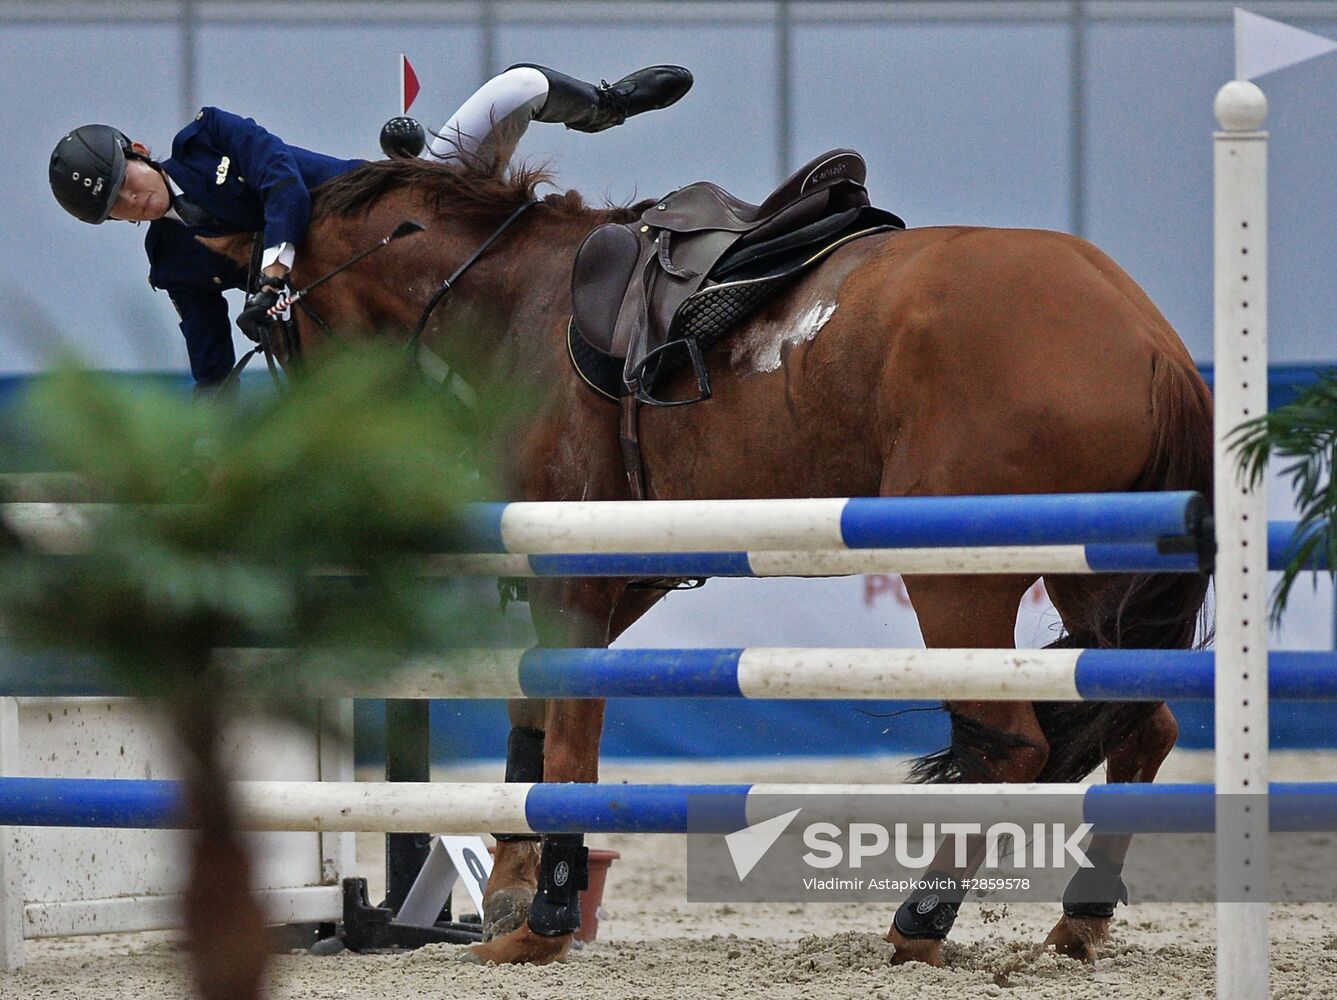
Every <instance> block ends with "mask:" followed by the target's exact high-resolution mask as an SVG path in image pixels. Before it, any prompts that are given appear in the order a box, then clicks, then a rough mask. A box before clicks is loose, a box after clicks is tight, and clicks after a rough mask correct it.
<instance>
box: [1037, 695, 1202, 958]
mask: <svg viewBox="0 0 1337 1000" xmlns="http://www.w3.org/2000/svg"><path fill="white" fill-rule="evenodd" d="M1178 735H1179V726H1178V724H1177V723H1176V722H1175V717H1174V714H1173V713H1172V712H1171V711H1170V707H1169V706H1168V705H1165V704H1161V705H1158V706H1157V707H1156V709H1155V710H1154V712H1153V713H1152V715H1151V717H1150V718H1149V719H1147V721H1146V722H1145V723H1144V724H1143V725H1142V727H1141V728H1140V729H1138V731H1137V732H1136V733H1135V734H1134V736H1133V739H1132V741H1131V742H1130V743H1128V744H1125V745H1124V746H1122V747H1119V748H1118V749H1116V750H1112V751H1111V752H1110V755H1109V761H1108V763H1107V765H1106V770H1105V774H1106V778H1107V779H1108V780H1109V781H1111V782H1131V781H1139V782H1140V781H1152V780H1153V779H1155V777H1156V772H1157V771H1159V770H1160V767H1161V764H1163V763H1164V762H1165V758H1166V757H1167V756H1168V755H1169V753H1170V750H1171V749H1172V748H1173V747H1174V745H1175V739H1176V737H1178ZM1132 839H1133V838H1132V837H1131V836H1130V835H1128V834H1118V835H1116V834H1101V835H1098V836H1095V837H1092V838H1091V845H1090V847H1088V848H1087V851H1086V855H1087V857H1088V858H1090V860H1091V862H1092V863H1093V866H1094V867H1092V868H1084V869H1081V870H1080V871H1079V872H1078V873H1077V874H1076V875H1074V876H1073V877H1072V881H1070V882H1069V883H1068V891H1067V892H1065V893H1064V896H1065V899H1064V901H1063V916H1062V917H1060V918H1059V921H1058V923H1057V924H1055V925H1054V929H1053V930H1051V931H1050V932H1049V936H1048V937H1047V938H1045V947H1052V948H1053V949H1054V950H1055V951H1057V952H1058V953H1059V954H1061V955H1067V956H1069V957H1070V958H1076V959H1080V960H1081V961H1083V962H1091V961H1094V960H1095V953H1096V949H1097V948H1098V947H1099V946H1100V944H1101V943H1103V942H1104V940H1105V938H1106V937H1107V936H1108V934H1109V927H1110V920H1111V919H1112V917H1113V916H1114V907H1115V905H1116V904H1117V903H1118V902H1119V901H1120V900H1122V901H1123V902H1125V903H1127V902H1128V899H1127V889H1126V888H1125V887H1124V884H1123V879H1122V878H1121V877H1120V876H1121V872H1122V870H1123V860H1124V857H1125V856H1126V855H1127V853H1128V845H1129V843H1130V842H1131V841H1132Z"/></svg>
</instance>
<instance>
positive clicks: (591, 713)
mask: <svg viewBox="0 0 1337 1000" xmlns="http://www.w3.org/2000/svg"><path fill="white" fill-rule="evenodd" d="M622 586H623V585H622V584H621V583H619V582H616V581H605V580H592V581H590V580H587V581H568V582H566V583H565V584H561V585H559V586H557V587H556V588H554V587H552V586H551V585H543V584H540V585H539V586H537V587H535V588H533V589H532V590H531V607H532V611H533V615H534V624H535V627H536V630H537V631H538V636H539V641H540V644H541V645H544V646H567V647H569V646H595V647H603V646H606V645H607V644H608V642H609V639H610V626H609V623H610V619H611V617H612V611H613V608H614V606H615V605H616V604H617V598H618V594H619V593H620V591H621V590H622ZM537 705H543V706H544V707H545V711H544V718H543V733H542V734H541V735H540V736H539V737H538V744H537V745H538V747H539V753H540V754H541V758H542V760H541V769H540V770H538V771H537V772H536V771H535V767H534V760H533V757H532V754H529V755H524V754H521V755H520V756H524V757H525V759H524V761H523V762H521V761H520V760H519V759H518V757H517V758H515V759H514V761H515V764H516V766H514V767H513V757H512V754H511V750H512V747H513V745H516V744H517V743H518V744H520V745H525V744H527V745H528V746H530V747H531V748H532V746H533V745H534V740H533V739H532V736H531V734H533V733H535V732H536V731H535V730H534V728H533V722H534V721H535V716H534V712H533V709H534V707H535V706H537ZM603 711H604V703H603V701H602V700H576V699H573V700H553V701H547V702H516V703H512V713H511V719H512V730H511V741H510V745H508V747H507V750H508V753H507V780H518V781H534V780H540V777H541V780H543V781H545V782H551V781H557V782H563V781H568V782H569V781H588V782H594V781H598V780H599V740H600V737H601V735H602V732H603ZM521 772H524V773H521ZM513 774H514V775H515V776H514V777H513V776H512V775H513ZM503 847H504V848H505V850H503ZM503 860H504V862H505V864H504V865H503V863H502V862H503ZM587 871H588V868H587V863H586V851H585V846H584V835H583V834H556V835H548V836H544V837H543V838H542V840H541V842H538V841H536V839H535V838H533V837H532V836H529V837H522V836H514V835H513V836H510V837H504V838H503V839H502V840H500V841H499V842H498V856H497V862H496V863H494V866H493V874H492V877H491V878H489V879H488V887H487V891H486V893H485V896H484V907H483V908H484V922H485V924H490V925H491V926H492V927H493V928H494V935H493V936H492V937H490V939H489V940H485V941H484V942H483V943H482V944H480V945H473V946H472V947H470V948H469V949H468V950H467V951H466V952H465V953H464V956H463V957H465V958H466V959H467V960H469V961H475V962H494V963H497V964H499V965H500V964H513V963H531V964H537V965H542V964H546V963H548V962H553V961H557V960H560V959H561V958H563V957H565V955H566V953H567V951H568V950H569V948H570V947H571V940H572V935H573V934H574V933H575V931H576V930H578V929H579V927H580V890H581V889H582V888H584V885H585V881H586V876H587ZM531 900H532V902H531ZM489 901H490V902H491V905H489ZM504 923H509V924H510V927H509V928H505V927H504Z"/></svg>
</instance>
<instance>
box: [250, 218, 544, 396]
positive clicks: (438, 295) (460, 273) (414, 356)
mask: <svg viewBox="0 0 1337 1000" xmlns="http://www.w3.org/2000/svg"><path fill="white" fill-rule="evenodd" d="M539 204H542V202H541V201H539V200H537V199H535V200H533V201H527V202H525V203H524V204H523V205H520V206H518V207H517V208H516V209H515V211H513V212H511V214H510V215H508V216H507V217H506V218H505V220H503V221H502V223H501V225H499V226H498V227H497V228H496V229H494V230H493V231H492V233H491V235H489V236H488V237H487V239H485V240H483V242H482V243H480V244H479V245H478V247H477V248H476V249H475V250H474V252H473V253H471V254H470V255H469V256H468V257H467V258H465V260H464V263H462V264H460V266H459V267H457V268H455V270H454V272H452V273H451V275H450V276H449V277H448V278H446V279H445V280H444V281H442V282H441V284H440V286H439V287H438V288H437V289H436V291H434V292H433V293H432V296H431V298H429V299H428V300H427V303H426V304H425V305H424V306H423V307H422V312H421V313H419V314H418V321H417V322H416V323H415V324H414V325H413V330H412V332H411V333H410V334H409V338H408V340H407V342H406V343H405V345H404V351H405V354H406V355H407V356H408V358H409V359H410V360H411V361H412V362H413V363H414V364H416V365H418V366H419V367H420V368H422V367H424V366H423V363H422V362H423V358H422V354H423V353H424V352H425V350H426V349H425V348H423V347H422V346H421V343H420V342H421V340H422V334H423V331H424V330H425V329H427V324H428V322H429V321H430V320H431V318H432V314H433V313H434V312H435V311H436V308H437V306H439V305H440V304H441V302H442V300H444V299H445V297H446V296H447V295H449V294H450V291H451V289H453V288H454V287H455V285H456V284H458V283H459V280H460V279H461V278H462V277H464V274H465V272H466V271H468V270H469V268H471V267H473V266H474V265H475V264H477V263H478V261H479V259H480V258H482V256H483V255H484V254H486V253H487V252H488V251H489V250H490V249H492V247H493V245H494V244H495V243H496V242H497V241H498V240H499V239H501V237H502V236H503V235H505V233H506V232H507V230H509V229H510V228H511V226H512V225H514V224H515V223H516V222H517V221H518V220H519V218H520V217H521V216H522V215H524V214H525V213H526V212H528V211H529V210H530V209H531V208H533V207H534V206H535V205H539ZM401 225H402V223H401ZM380 245H383V244H378V245H377V246H380ZM373 249H376V247H373ZM368 252H370V251H364V253H363V254H362V255H359V256H365V254H366V253H368ZM355 259H356V258H355ZM346 266H347V265H342V267H346ZM342 267H340V268H336V269H335V271H332V272H330V274H329V275H326V277H330V276H332V275H333V274H335V273H337V272H338V271H339V270H342ZM324 280H325V278H321V279H319V281H324ZM316 284H318V282H312V283H311V284H310V285H308V286H307V287H306V288H305V289H303V290H302V293H301V294H303V295H304V294H305V293H306V292H307V291H309V290H310V289H311V288H313V287H314V286H315V285H316ZM295 306H296V307H297V308H300V309H301V310H302V312H303V313H305V314H306V316H307V317H308V318H310V319H311V320H312V321H313V322H315V323H316V324H318V325H319V326H320V328H321V330H322V331H323V332H324V333H325V335H326V336H328V337H333V336H334V331H333V330H331V328H330V325H329V324H328V323H326V322H325V320H324V319H323V318H322V317H321V316H320V314H319V313H318V312H316V310H315V309H314V308H313V307H312V306H311V304H310V303H309V302H307V301H306V300H305V299H304V298H298V300H297V301H296V303H295ZM286 342H287V346H288V350H289V352H290V355H291V356H293V357H296V358H300V357H301V338H300V337H298V336H297V334H296V329H295V328H294V327H293V325H292V324H289V327H288V330H287V331H286ZM259 350H264V352H265V360H266V361H267V362H270V365H271V367H270V372H271V374H274V371H273V363H272V358H271V351H270V348H269V345H268V344H261V345H257V347H256V348H255V349H254V350H252V351H251V354H254V353H256V351H259ZM249 359H250V355H247V359H246V360H249ZM240 367H241V366H240V365H239V366H238V368H240ZM442 367H445V362H443V361H441V360H440V359H439V358H436V359H434V363H433V364H432V365H431V368H432V369H439V368H442ZM446 370H447V371H449V369H448V368H446ZM449 377H450V376H449V375H448V374H447V375H446V376H445V378H442V379H440V380H441V381H445V380H446V379H448V378H449ZM274 378H275V382H276V384H277V382H278V376H277V375H274Z"/></svg>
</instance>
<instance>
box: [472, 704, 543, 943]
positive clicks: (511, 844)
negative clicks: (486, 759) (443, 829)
mask: <svg viewBox="0 0 1337 1000" xmlns="http://www.w3.org/2000/svg"><path fill="white" fill-rule="evenodd" d="M507 709H508V712H509V714H510V717H511V734H510V737H509V738H508V739H507V741H506V780H507V781H508V782H510V781H514V782H523V783H526V784H528V783H530V782H536V781H542V780H543V748H544V743H545V737H544V731H545V729H546V728H547V711H548V703H547V702H546V701H543V700H542V699H534V698H516V699H513V700H512V701H511V702H510V703H509V705H508V706H507ZM492 836H493V837H494V838H495V839H496V841H497V848H496V856H495V857H494V858H493V861H492V874H491V875H489V876H488V880H487V888H486V889H485V890H484V892H483V914H482V916H483V940H484V941H490V940H492V939H493V938H494V937H501V936H502V935H503V934H509V933H510V932H511V931H513V930H515V929H516V928H517V927H519V926H521V925H522V924H523V923H524V922H525V920H526V919H528V917H529V904H530V903H531V902H533V900H534V890H535V889H537V888H538V866H539V837H538V835H537V834H533V833H513V832H511V833H493V834H492Z"/></svg>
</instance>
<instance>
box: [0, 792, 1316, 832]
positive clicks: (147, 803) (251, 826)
mask: <svg viewBox="0 0 1337 1000" xmlns="http://www.w3.org/2000/svg"><path fill="white" fill-rule="evenodd" d="M233 788H234V791H235V793H236V802H237V813H238V822H239V825H240V826H241V828H242V829H245V830H252V831H291V832H300V831H317V832H361V833H414V832H418V831H422V830H430V831H432V832H433V833H472V832H475V831H477V830H488V829H506V830H514V831H516V832H532V833H581V832H583V833H679V834H681V833H730V832H733V831H735V830H739V829H742V828H743V827H745V826H749V825H751V824H753V823H756V822H758V821H760V820H763V819H768V818H770V817H771V816H772V815H774V805H775V801H776V798H777V797H779V796H783V797H786V798H789V797H793V796H821V797H822V803H821V806H822V809H823V810H825V811H827V814H828V815H829V811H830V810H831V809H832V808H833V807H835V806H837V805H838V802H839V799H838V797H845V798H847V799H848V806H847V807H846V808H847V809H848V813H849V817H850V818H851V819H858V818H860V817H864V818H867V816H868V815H869V813H870V812H872V811H874V810H877V809H879V803H878V801H877V800H879V799H881V800H884V801H883V803H882V804H881V808H884V809H887V810H888V812H889V814H890V815H893V816H894V818H895V819H896V820H897V821H898V822H907V823H941V822H947V821H962V820H969V821H974V822H995V821H1003V820H1010V821H1014V822H1016V821H1021V820H1028V819H1040V818H1043V819H1046V820H1048V821H1050V822H1066V823H1068V824H1069V825H1071V826H1074V827H1075V826H1076V825H1077V824H1080V823H1084V822H1085V823H1092V824H1093V825H1094V826H1095V827H1096V828H1097V830H1099V831H1103V832H1110V833H1146V832H1174V833H1200V832H1206V831H1210V830H1212V829H1213V828H1214V825H1215V820H1216V817H1215V804H1214V795H1213V791H1214V789H1213V786H1211V785H1207V784H1185V785H1169V784H1167V785H1156V784H1141V785H1081V784H1060V785H1042V784H1025V785H900V784H898V785H838V784H831V785H816V784H732V785H622V784H609V785H599V784H580V783H560V784H557V783H555V784H524V783H517V782H511V783H500V782H497V783H485V782H456V783H451V782H423V783H419V782H326V781H240V782H236V783H235V784H234V786H233ZM1271 791H1272V794H1273V801H1272V803H1271V808H1272V817H1271V820H1272V829H1273V830H1276V831H1284V832H1291V831H1307V832H1308V831H1331V830H1337V784H1331V783H1328V784H1325V783H1295V784H1284V783H1279V784H1276V785H1273V786H1272V789H1271ZM182 802H183V798H182V788H181V786H180V785H179V784H178V783H176V782H173V781H134V780H125V779H97V778H0V826H49V827H92V828H116V829H159V828H169V829H171V828H184V827H186V826H187V825H188V820H187V818H186V814H185V810H184V808H183V806H182ZM824 818H825V817H824Z"/></svg>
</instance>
